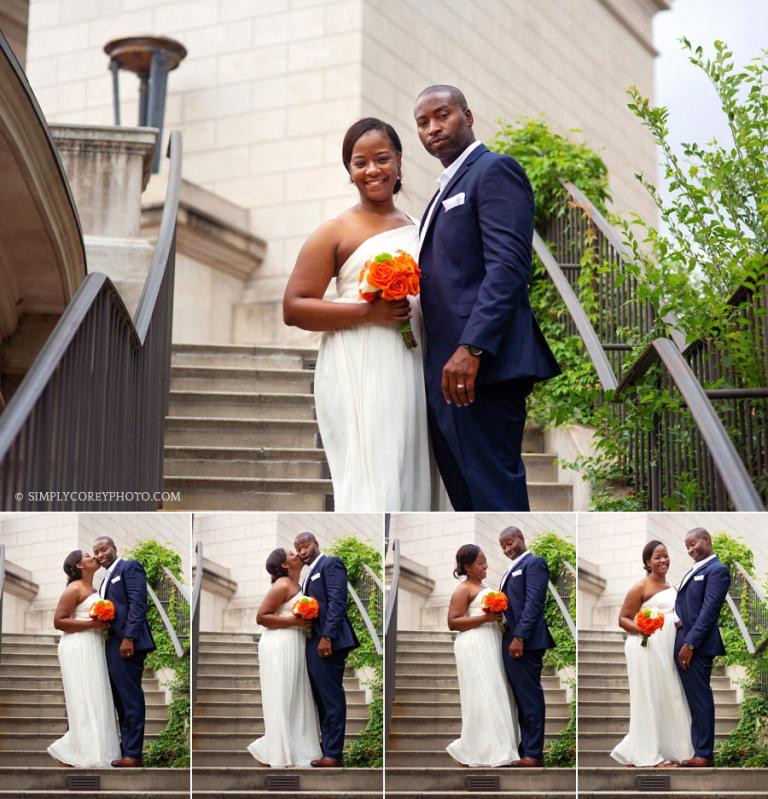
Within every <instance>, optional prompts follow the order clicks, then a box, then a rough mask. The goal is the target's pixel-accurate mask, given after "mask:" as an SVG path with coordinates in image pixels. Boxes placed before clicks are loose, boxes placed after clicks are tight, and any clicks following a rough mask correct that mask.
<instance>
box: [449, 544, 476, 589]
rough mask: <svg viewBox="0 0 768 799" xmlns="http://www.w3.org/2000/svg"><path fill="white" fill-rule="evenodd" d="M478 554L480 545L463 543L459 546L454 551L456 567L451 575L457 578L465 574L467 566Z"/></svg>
mask: <svg viewBox="0 0 768 799" xmlns="http://www.w3.org/2000/svg"><path fill="white" fill-rule="evenodd" d="M479 554H480V547H479V546H478V545H477V544H464V545H463V546H460V547H459V550H458V552H457V553H456V568H455V569H454V570H453V576H454V577H455V578H456V579H457V580H458V579H459V577H466V576H467V566H471V565H472V564H473V563H474V562H475V561H476V560H477V556H478V555H479Z"/></svg>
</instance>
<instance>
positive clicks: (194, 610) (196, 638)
mask: <svg viewBox="0 0 768 799" xmlns="http://www.w3.org/2000/svg"><path fill="white" fill-rule="evenodd" d="M202 585H203V544H202V542H201V541H198V542H197V543H196V544H195V576H194V582H193V584H192V598H191V602H190V617H191V618H190V621H191V625H190V627H191V630H190V631H191V637H192V646H191V666H190V673H191V688H190V690H191V694H192V705H193V706H194V704H195V701H196V699H197V657H198V653H199V651H200V596H201V593H202Z"/></svg>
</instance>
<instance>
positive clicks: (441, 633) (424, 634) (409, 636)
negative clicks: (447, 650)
mask: <svg viewBox="0 0 768 799" xmlns="http://www.w3.org/2000/svg"><path fill="white" fill-rule="evenodd" d="M454 638H456V633H454V632H451V631H450V630H398V631H397V646H398V649H399V647H400V644H402V643H409V642H411V643H419V644H421V643H424V642H426V641H429V642H434V641H443V642H444V641H453V639H454Z"/></svg>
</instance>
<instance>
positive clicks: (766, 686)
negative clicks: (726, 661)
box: [726, 561, 768, 691]
mask: <svg viewBox="0 0 768 799" xmlns="http://www.w3.org/2000/svg"><path fill="white" fill-rule="evenodd" d="M734 573H735V575H736V576H738V577H739V578H740V579H741V580H743V581H744V583H746V586H747V588H748V590H749V591H751V592H752V593H753V594H754V597H755V599H756V600H757V602H758V603H759V604H760V605H762V607H763V624H762V628H761V630H760V631H757V630H756V631H757V632H760V633H761V635H763V634H765V633H768V629H766V627H768V623H767V622H768V602H766V596H765V594H764V593H763V590H762V588H760V586H759V585H758V583H757V582H756V581H755V579H754V578H753V577H752V575H751V574H750V573H749V572H748V571H747V570H746V569H745V568H744V566H742V565H741V563H739V562H738V561H733V563H732V564H731V574H732V576H733V574H734ZM733 587H734V580H733V579H732V580H731V586H730V588H729V591H728V594H727V595H726V599H727V601H728V607H729V608H730V609H731V612H732V613H733V617H734V619H735V620H736V625H737V626H738V628H739V632H740V633H741V637H742V638H743V639H744V643H745V645H746V647H747V652H749V654H750V655H755V656H756V655H760V654H762V652H763V650H764V649H765V648H766V647H768V636H766V637H765V638H764V639H763V640H762V641H760V640H757V641H755V640H754V639H753V638H752V634H751V633H750V630H749V626H748V625H747V623H746V621H745V620H744V616H743V614H742V613H741V611H740V610H739V608H738V605H737V604H736V601H735V599H734V598H733V596H732V595H731V590H732V589H733ZM761 689H762V690H763V691H768V671H766V669H765V668H763V670H762V674H761Z"/></svg>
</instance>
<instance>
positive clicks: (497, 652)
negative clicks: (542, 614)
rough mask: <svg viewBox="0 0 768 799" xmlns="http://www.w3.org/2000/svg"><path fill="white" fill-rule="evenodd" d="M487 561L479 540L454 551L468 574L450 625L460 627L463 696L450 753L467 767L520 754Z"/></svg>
mask: <svg viewBox="0 0 768 799" xmlns="http://www.w3.org/2000/svg"><path fill="white" fill-rule="evenodd" d="M487 572H488V562H487V560H486V558H485V555H484V554H483V551H482V550H481V549H480V547H478V546H477V545H475V544H464V546H462V547H459V550H458V552H457V553H456V568H455V569H454V571H453V576H454V577H456V578H457V579H458V578H459V577H466V579H465V580H464V581H463V582H462V583H461V584H460V585H459V586H458V588H457V589H456V590H455V591H454V592H453V596H451V602H450V605H449V607H448V627H449V629H451V630H458V631H459V634H458V635H457V636H456V640H455V641H454V645H453V651H454V654H455V656H456V671H457V673H458V677H459V694H460V697H461V737H460V738H459V739H458V740H456V741H453V742H452V743H450V744H448V746H447V747H446V749H447V750H448V754H449V755H450V756H451V757H452V758H453V759H454V760H457V761H458V762H459V763H460V764H461V765H463V766H486V767H496V766H505V765H508V764H509V763H511V762H512V761H513V760H517V759H518V752H517V745H518V741H519V740H520V732H519V730H518V725H517V721H516V719H517V708H516V705H515V700H514V698H513V696H512V692H511V691H510V689H509V683H508V682H507V678H506V675H505V673H504V663H503V661H502V656H501V632H500V630H499V625H498V622H499V621H502V620H503V618H504V617H503V615H502V614H501V613H484V612H483V610H482V608H481V603H482V601H483V597H484V596H485V595H486V594H487V593H488V592H489V591H491V590H492V589H490V588H487V587H486V586H485V585H483V580H484V579H485V576H486V574H487Z"/></svg>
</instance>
